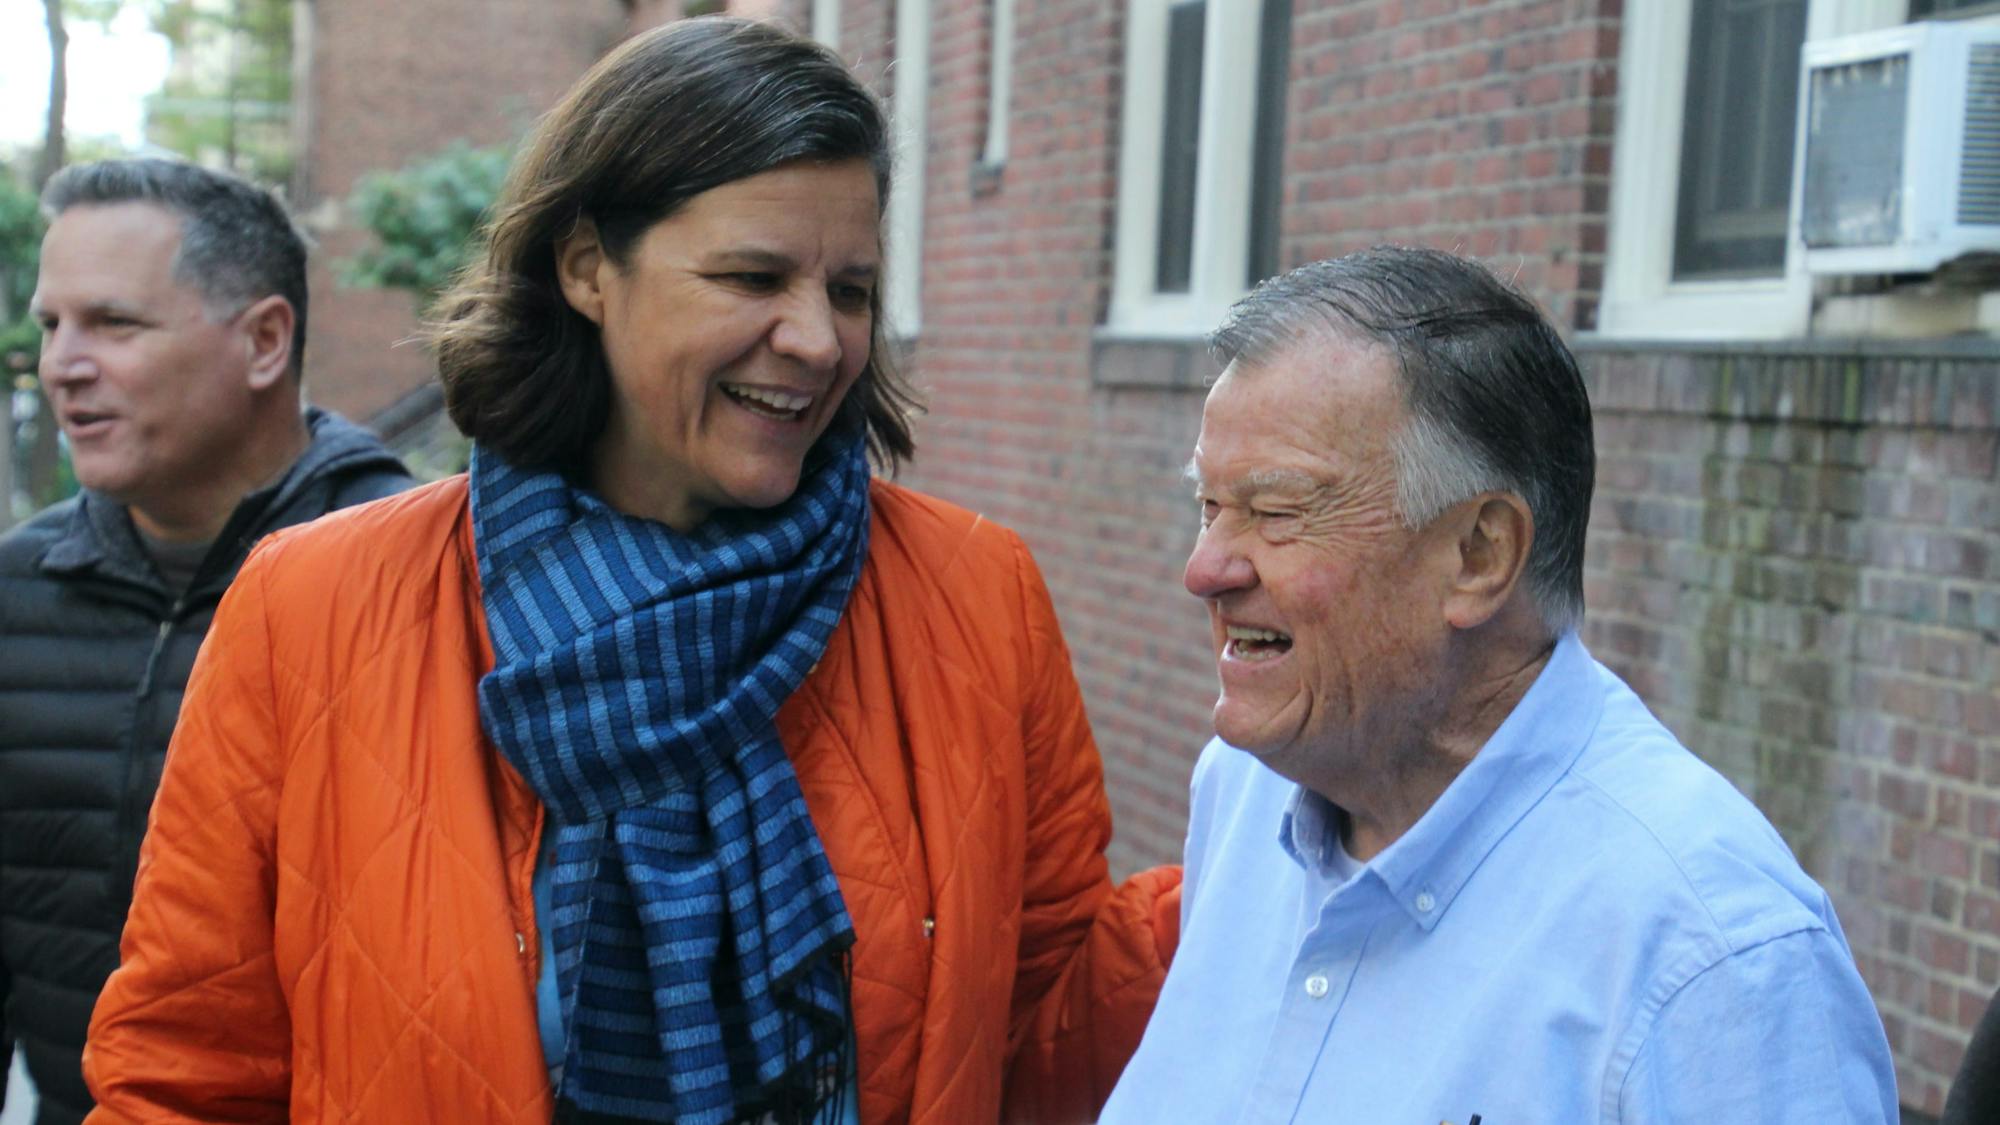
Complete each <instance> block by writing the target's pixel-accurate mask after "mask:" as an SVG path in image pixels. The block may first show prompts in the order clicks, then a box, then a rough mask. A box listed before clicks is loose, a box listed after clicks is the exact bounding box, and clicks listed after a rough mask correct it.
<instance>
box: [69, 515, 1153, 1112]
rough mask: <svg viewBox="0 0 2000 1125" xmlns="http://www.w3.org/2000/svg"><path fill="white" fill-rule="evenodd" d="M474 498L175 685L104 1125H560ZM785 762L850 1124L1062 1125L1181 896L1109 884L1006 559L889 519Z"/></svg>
mask: <svg viewBox="0 0 2000 1125" xmlns="http://www.w3.org/2000/svg"><path fill="white" fill-rule="evenodd" d="M466 492H467V490H466V482H465V480H464V478H462V477H459V478H453V479H451V480H448V481H443V482H440V483H439V484H437V485H433V486H430V487H428V488H424V489H419V490H417V491H415V492H410V493H406V494H404V495H402V496H400V497H396V498H393V499H390V500H388V501H384V502H382V503H378V504H373V505H368V506H366V507H362V508H356V509H350V510H348V511H345V512H342V513H340V514H339V515H337V516H334V517H330V518H328V519H324V520H321V521H319V522H318V523H316V524H313V525H311V526H308V527H304V528H300V529H295V530H292V531H287V532H283V533H280V534H278V535H274V536H272V537H271V538H270V539H268V540H266V541H265V542H264V543H263V544H262V545H261V546H260V547H259V548H258V549H257V551H256V552H255V554H254V555H253V556H252V557H251V559H250V561H249V562H248V564H246V565H245V566H244V568H243V571H242V574H241V576H240V577H239V578H238V579H237V581H236V583H235V585H234V586H233V587H231V589H230V592H229V594H228V597H227V598H226V599H225V600H224V602H223V604H222V608H221V611H220V612H219V614H218V615H217V617H216V620H215V625H214V627H213V629H212V630H211V632H210V634H209V638H208V642H207V644H206V646H205V647H204V648H203V650H202V654H201V657H200V659H199V662H198V663H197V665H196V667H195V672H194V677H193V680H192V682H191V684H190V686H189V691H188V696H187V701H186V704H185V706H184V707H183V710H182V713H181V724H180V729H179V730H178V732H177V733H176V734H175V737H174V742H173V747H172V750H171V752H170V753H169V756H168V760H167V767H166V774H165V776H164V778H163V779H162V781H161V785H160V792H159V797H158V799H157V801H156V803H155V804H154V806H153V814H152V821H151V827H150V829H149V831H148V834H147V838H146V843H145V847H144V851H143V853H142V858H141V860H140V866H139V876H138V883H137V888H136V892H135V897H134V901H133V905H132V913H131V919H130V921H129V922H128V923H127V925H126V928H125V934H124V941H123V946H122V955H123V963H122V965H121V967H120V968H119V969H118V971H117V973H115V974H114V975H113V976H112V978H111V982H110V984H109V985H108V986H107V988H106V989H105V992H104V995H103V997H102V999H101V1000H100V1001H99V1003H98V1006H97V1011H96V1016H95V1018H94V1020H93V1021H92V1025H91V1032H90V1043H89V1046H88V1048H87V1050H86V1053H85V1072H86V1074H87V1076H88V1078H89V1080H90V1085H91V1089H92V1091H93V1092H94V1093H95V1095H96V1096H97V1098H98V1099H99V1102H100V1105H99V1108H98V1110H97V1111H96V1113H94V1114H93V1115H92V1117H91V1120H92V1121H93V1122H99V1123H102V1122H111V1121H146V1122H152V1121H180V1120H200V1121H250V1120H258V1121H274V1120H282V1119H285V1118H287V1117H289V1118H290V1119H292V1120H297V1121H333V1120H355V1121H364V1122H378V1121H379V1122H482V1123H484V1122H517V1121H518V1122H546V1121H548V1120H549V1118H550V1113H551V1108H552V1103H551V1099H550V1091H549V1086H548V1082H547V1074H546V1070H545V1068H544V1066H543V1061H542V1054H541V1045H540V1040H539V1038H538V1035H537V1031H536V1023H535V999H534V985H535V981H536V977H537V974H538V973H539V971H540V966H539V964H538V963H537V962H538V956H539V951H540V949H541V944H540V938H539V936H538V933H537V931H536V928H535V918H534V911H533V904H532V897H531V894H530V890H529V884H530V880H531V877H532V874H533V869H534V863H535V855H536V844H537V838H538V835H539V833H540V831H541V829H542V819H543V818H542V811H541V807H540V805H539V803H538V802H537V800H536V798H535V796H534V794H533V792H532V791H531V790H529V789H528V788H527V786H526V785H525V784H524V783H523V782H522V781H521V779H520V777H519V776H518V775H517V774H516V773H515V772H514V771H513V769H512V768H511V767H510V766H509V765H508V764H507V763H506V762H505V761H504V759H502V758H501V757H500V755H499V754H497V753H496V752H494V751H493V750H492V749H491V748H490V746H489V745H488V744H487V743H486V741H485V739H484V737H483V736H482V735H481V733H480V727H479V719H478V709H477V703H476V697H475V685H476V681H477V679H478V677H479V676H480V675H481V674H482V673H483V672H484V671H485V670H486V669H488V668H489V667H491V664H492V659H493V658H492V651H491V647H490V642H489V640H488V638H487V634H486V626H485V618H484V614H483V613H482V611H481V608H480V600H479V583H478V578H477V567H476V565H475V563H474V561H473V553H472V532H471V520H470V518H469V517H468V512H467V506H466ZM778 729H779V734H780V737H781V738H782V740H783V742H784V745H785V747H786V750H787V753H788V754H789V755H790V757H791V759H792V762H793V764H794V766H795V768H796V769H797V772H798V776H799V782H800V784H801V786H802V787H803V789H804V791H805V796H806V804H807V806H808V807H809V809H810V810H811V813H812V817H813V821H814V823H815V824H816V825H817V826H818V828H819V832H820V836H821V838H822V839H823V840H824V841H825V845H826V851H827V855H828V857H829V859H831V861H832V863H833V869H834V871H835V873H836V874H837V876H838V877H839V880H840V886H841V891H842V894H843V895H844V896H845V898H846V901H847V906H848V910H849V912H850V913H851V914H852V916H853V919H854V923H855V930H856V932H857V935H858V941H857V944H856V946H855V949H854V961H853V973H854V1020H855V1026H856V1031H857V1034H858V1037H859V1056H858V1064H857V1065H858V1077H859V1084H860V1096H861V1102H860V1106H861V1117H862V1120H863V1121H864V1122H866V1123H868V1125H875V1123H878V1122H884V1123H886V1122H904V1121H908V1122H936V1123H941V1125H943V1123H948V1125H967V1123H977V1122H989V1121H996V1120H1009V1121H1080V1120H1087V1119H1088V1118H1089V1116H1090V1115H1091V1114H1093V1113H1094V1112H1095V1110H1096V1108H1097V1106H1098V1105H1100V1104H1101V1103H1102V1101H1103V1099H1104V1097H1105V1096H1106V1095H1107V1094H1108V1093H1109V1092H1110V1087H1111V1084H1112V1083H1113V1082H1114V1081H1115V1080H1116V1078H1117V1076H1118V1072H1119V1070H1120V1068H1121V1067H1122V1066H1123V1065H1124V1062H1125V1059H1126V1058H1127V1056H1128V1055H1129V1054H1130V1052H1131V1051H1132V1049H1133V1048H1134V1047H1135V1046H1136V1045H1137V1043H1138V1039H1139V1034H1140V1031H1141V1029H1142V1027H1143V1025H1144V1023H1145V1020H1146V1017H1147V1015H1148V1013H1149V1012H1150V1010H1151V1008H1152V1003H1153V999H1154V996H1155V995H1156V993H1157V992H1158V989H1159V985H1160V981H1161V978H1162V977H1163V975H1164V971H1165V964H1164V963H1165V960H1166V958H1167V957H1168V956H1169V955H1170V954H1171V949H1172V946H1173V944H1174V942H1175V940H1176V938H1177V930H1176V926H1177V920H1178V911H1179V873H1178V871H1177V870H1174V869H1161V870H1157V871H1154V872H1148V873H1145V874H1142V875H1140V876H1137V877H1135V878H1134V879H1133V880H1132V881H1130V882H1128V883H1127V884H1126V885H1125V886H1123V887H1121V888H1117V889H1114V888H1113V886H1112V884H1111V883H1110V881H1109V879H1108V878H1107V876H1106V868H1105V863H1104V859H1103V856H1102V852H1103V847H1104V844H1105V841H1106V839H1107V837H1108V835H1109V832H1110V818H1109V813H1108V810H1107V807H1106V804H1105V800H1104V793H1103V785H1102V780H1101V775H1100V770H1099V764H1098V756H1097V751H1096V748H1095V746H1094V745H1093V743H1092V741H1091V737H1090V731H1089V728H1088V727H1087V726H1086V724H1085V721H1084V713H1083V707H1082V702H1081V699H1080V697H1079V696H1078V693H1077V688H1076V684H1075V681H1074V679H1073V678H1072V675H1071V672H1070V667H1069V661H1068V654H1067V652H1066V651H1065V649H1064V647H1063V643H1062V640H1061V637H1060V636H1059V635H1058V634H1057V631H1056V622H1055V616H1054V613H1053V610H1052V608H1051V606H1050V604H1049V601H1048V595H1047V593H1046V591H1045V590H1044V589H1043V586H1042V583H1041V579H1040V576H1039V575H1038V574H1037V572H1036V570H1035V568H1034V564H1033V562H1032V561H1031V560H1030V559H1029V557H1028V554H1027V551H1026V549H1025V548H1024V547H1023V546H1022V544H1021V543H1020V541H1019V540H1018V539H1017V538H1016V537H1015V536H1014V535H1013V533H1011V532H1009V531H1007V530H1005V529H1003V528H1000V527H998V526H996V525H994V524H991V523H988V522H985V521H983V520H981V519H980V518H978V517H976V516H973V515H971V514H969V513H966V512H963V511H961V510H959V509H956V508H953V507H951V506H949V505H946V504H943V503H940V502H938V501H936V500H932V499H929V498H926V497H923V496H920V495H917V494H915V493H912V492H908V491H906V490H903V489H899V488H897V487H895V486H893V485H888V484H881V483H878V484H876V485H875V486H874V523H873V526H872V529H871V538H870V542H869V557H868V563H867V566H866V567H865V568H864V570H863V572H862V575H861V579H860V582H859V584H858V585H857V587H856V588H855V592H854V595H853V600H852V602H851V603H850V605H849V607H848V610H847V614H846V616H845V618H844V619H843V620H842V622H841V624H840V627H839V628H838V630H836V632H835V633H834V635H833V638H832V640H831V642H830V643H829V645H828V647H827V650H826V655H825V657H824V658H823V659H822V660H821V662H820V664H819V666H818V667H817V668H816V669H815V670H814V671H813V673H812V674H811V675H810V676H809V677H808V678H807V680H806V682H805V684H804V685H803V686H802V687H801V688H800V689H799V691H798V692H797V693H795V694H794V696H793V697H792V698H791V699H790V700H789V701H788V702H787V703H786V705H785V707H784V708H783V710H782V711H781V712H780V714H779V717H778Z"/></svg>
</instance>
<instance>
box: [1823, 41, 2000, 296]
mask: <svg viewBox="0 0 2000 1125" xmlns="http://www.w3.org/2000/svg"><path fill="white" fill-rule="evenodd" d="M1802 70H1803V77H1802V82H1803V86H1802V88H1801V89H1800V91H1799V93H1800V97H1799V149H1798V152H1799V156H1798V159H1797V161H1796V165H1795V166H1796V167H1797V168H1798V181H1797V187H1796V190H1794V191H1793V193H1792V199H1793V209H1792V224H1793V230H1794V232H1795V234H1794V238H1795V239H1796V240H1797V241H1798V242H1799V243H1802V244H1803V251H1804V255H1805V266H1806V270H1807V271H1808V272H1810V273H1816V274H1862V273H1923V272H1928V271H1931V270H1935V269H1936V268H1937V267H1939V266H1940V265H1942V264H1944V263H1945V262H1948V261H1951V260H1952V259H1954V258H1958V257H1961V256H1963V255H1965V254H1969V253H1975V252H1981V251H1986V252H2000V26H1994V25H1991V24H1972V23H1963V22H1948V23H1913V24H1905V25H1903V26H1900V27H1892V28H1887V29H1884V30H1881V31H1872V32H1868V33H1866V34H1862V35H1850V36H1842V37H1840V38H1837V39H1822V40H1817V41H1812V42H1808V43H1807V44H1806V45H1805V50H1804V52H1803V67H1802Z"/></svg>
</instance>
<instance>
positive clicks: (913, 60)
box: [882, 0, 931, 339]
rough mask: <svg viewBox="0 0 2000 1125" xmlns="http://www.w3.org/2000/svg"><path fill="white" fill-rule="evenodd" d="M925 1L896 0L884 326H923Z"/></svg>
mask: <svg viewBox="0 0 2000 1125" xmlns="http://www.w3.org/2000/svg"><path fill="white" fill-rule="evenodd" d="M930 89H931V3H930V0H897V3H896V62H895V73H894V77H893V88H892V89H891V91H890V94H889V116H890V130H891V132H892V133H893V135H894V137H895V145H896V171H895V177H894V179H893V180H892V181H891V183H890V185H889V214H888V220H887V223H886V226H887V228H888V236H887V237H888V241H889V246H888V251H887V256H888V259H889V261H888V271H889V274H888V278H887V282H886V286H885V291H884V293H883V295H882V305H883V309H884V310H885V311H886V312H887V313H888V316H889V331H890V332H891V333H893V334H894V335H896V336H897V337H899V338H902V339H912V338H914V337H915V336H916V335H917V334H918V333H919V332H921V331H923V326H924V325H923V291H924V157H925V147H926V133H927V132H928V129H929V119H930Z"/></svg>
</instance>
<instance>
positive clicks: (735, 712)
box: [471, 440, 868, 1125]
mask: <svg viewBox="0 0 2000 1125" xmlns="http://www.w3.org/2000/svg"><path fill="white" fill-rule="evenodd" d="M809 471H810V475H809V476H808V478H807V479H806V480H805V481H804V482H803V483H802V484H801V486H800V488H799V490H798V492H797V493H796V494H794V495H793V497H792V498H791V499H790V500H788V501H786V502H785V503H784V504H783V505H781V506H779V507H777V508H775V509H772V510H770V511H764V512H751V511H733V512H721V513H717V514H715V515H713V516H711V517H710V518H709V519H708V520H707V521H706V522H704V523H703V524H702V525H701V526H700V527H698V528H696V529H695V530H694V531H692V532H690V533H688V534H685V535H683V534H680V533H677V532H675V531H673V530H672V529H671V528H668V527H666V526H664V525H662V524H659V523H655V522H653V521H650V520H645V519H639V518H635V517H632V516H627V515H624V514H622V513H620V512H617V511H615V510H613V509H611V508H610V507H609V506H607V505H606V504H605V503H604V502H603V501H602V500H601V499H599V498H597V497H595V496H593V495H591V494H590V493H588V492H585V491H582V490H580V489H577V488H574V487H572V486H571V485H570V484H569V483H567V482H566V481H565V480H564V478H563V477H562V476H561V475H559V474H555V473H534V472H526V471H522V470H519V469H515V468H514V467H512V466H510V465H508V464H506V463H505V462H504V461H502V460H501V459H500V457H498V456H497V455H495V454H494V453H493V452H492V451H491V450H486V449H475V450H474V453H473V459H472V470H471V478H472V479H471V485H472V520H473V535H474V541H475V543H476V551H477V555H478V561H479V576H480V580H481V582H482V583H483V584H484V603H485V610H486V622H487V626H488V629H489V630H490V632H491V633H492V636H493V649H494V655H495V665H494V668H493V671H492V672H490V673H488V674H487V675H486V676H485V677H483V678H482V679H481V680H480V681H479V710H480V719H481V722H482V724H483V725H484V727H485V730H486V733H487V736H488V737H490V738H491V739H492V740H493V742H494V744H495V745H496V746H498V747H499V749H500V751H501V753H503V754H505V755H506V756H507V760H508V761H510V762H512V763H513V764H514V766H515V767H516V768H517V769H519V770H520V771H521V773H522V775H523V776H524V777H526V778H527V780H528V783H529V784H530V785H531V786H533V787H534V789H535V792H536V793H538V794H539V795H540V796H541V798H542V801H543V803H544V804H545V805H546V806H547V807H548V810H549V814H550V816H551V817H552V818H553V823H554V824H555V825H556V828H555V831H556V833H557V835H556V856H555V863H554V871H553V874H554V894H553V899H554V911H553V914H554V916H553V917H551V918H548V919H544V920H543V925H544V926H547V927H550V928H551V932H552V935H553V938H554V943H555V949H556V979H557V985H558V988H559V990H560V992H561V996H562V1009H563V1012H562V1014H563V1026H564V1029H565V1033H566V1046H565V1050H564V1058H563V1070H562V1086H561V1089H560V1090H559V1091H558V1096H559V1098H560V1099H562V1101H564V1102H565V1103H567V1104H569V1105H573V1106H574V1107H575V1108H576V1109H577V1110H580V1111H582V1112H583V1113H585V1114H608V1115H615V1116H620V1117H628V1118H640V1119H645V1120H656V1121H673V1122H678V1123H679V1125H711V1123H712V1125H724V1123H727V1122H733V1121H740V1120H746V1119H749V1120H754V1119H759V1118H763V1117H765V1116H767V1115H768V1116H770V1117H774V1118H776V1119H778V1120H781V1121H794V1120H797V1121H804V1120H809V1119H810V1118H811V1117H812V1116H813V1114H814V1113H815V1112H816V1111H817V1109H818V1108H819V1107H820V1106H821V1105H822V1104H824V1103H826V1102H828V1101H829V1100H830V1099H835V1098H839V1097H841V1096H843V1095H844V1089H845V1084H846V1080H847V1077H848V1075H847V1069H848V1066H849V1064H850V1062H851V1056H850V1055H849V1054H848V1052H849V1050H850V1044H851V1033H850V1031H849V1028H850V1023H849V1016H848V1010H847V1003H848V1001H847V976H846V950H847V949H848V947H850V946H851V945H852V944H853V942H854V930H853V926H852V924H851V923H850V922H849V921H848V917H847V910H846V908H845V906H844V904H843V903H842V901H841V897H840V888H839V886H838V884H837V883H836V882H835V880H834V876H833V870H832V868H831V867H830V866H829V865H828V863H827V859H826V852H825V851H824V850H823V849H822V848H821V846H820V840H819V836H818V834H817V833H816V832H815V831H814V829H813V825H812V821H811V819H810V818H809V817H808V816H807V813H806V807H805V798H804V796H803V794H802V793H801V792H800V790H799V783H798V778H797V776H796V775H795V774H794V773H793V772H792V767H791V763H790V762H789V761H788V760H787V759H786V757H785V752H784V748H783V747H782V746H780V745H779V742H778V736H777V731H776V728H775V725H774V718H775V716H776V714H777V711H778V707H779V705H780V704H782V703H783V702H784V701H785V699H786V698H787V697H788V696H790V695H791V694H792V692H793V691H794V690H795V689H796V688H797V687H798V686H799V684H800V682H801V681H803V680H804V679H805V676H806V673H807V672H808V671H809V670H810V669H811V668H812V666H813V665H814V663H815V662H817V661H818V660H819V657H820V654H821V653H822V652H823V651H824V650H825V647H826V642H827V638H828V637H829V636H830V635H831V634H832V632H833V628H834V625H835V623H836V622H838V621H839V620H840V615H841V613H842V611H843V610H844V609H845V608H846V605H847V598H848V595H849V593H850V592H851V591H852V590H853V588H854V582H855V578H856V577H857V575H859V573H860V570H861V562H862V558H863V556H864V555H865V554H866V553H867V539H868V531H867V528H868V466H867V460H866V457H865V454H864V452H863V449H862V445H861V443H860V442H859V441H858V440H857V441H856V442H854V443H853V444H852V445H851V446H849V447H847V448H846V449H844V450H842V451H841V452H839V453H838V454H836V455H835V456H833V457H831V458H830V459H828V460H826V461H825V462H824V463H822V464H820V465H819V466H818V467H817V468H812V467H811V466H809Z"/></svg>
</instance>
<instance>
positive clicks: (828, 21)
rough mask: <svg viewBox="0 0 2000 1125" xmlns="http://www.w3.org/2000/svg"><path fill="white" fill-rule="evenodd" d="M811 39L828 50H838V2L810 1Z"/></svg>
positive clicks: (825, 0)
mask: <svg viewBox="0 0 2000 1125" xmlns="http://www.w3.org/2000/svg"><path fill="white" fill-rule="evenodd" d="M812 37H813V38H814V39H816V40H818V41H819V42H820V43H821V44H822V45H823V46H825V47H827V48H828V49H830V50H835V51H838V50H840V0H812Z"/></svg>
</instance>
